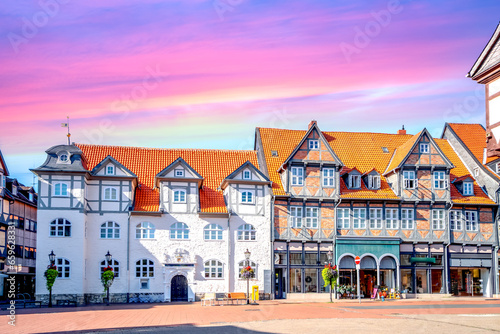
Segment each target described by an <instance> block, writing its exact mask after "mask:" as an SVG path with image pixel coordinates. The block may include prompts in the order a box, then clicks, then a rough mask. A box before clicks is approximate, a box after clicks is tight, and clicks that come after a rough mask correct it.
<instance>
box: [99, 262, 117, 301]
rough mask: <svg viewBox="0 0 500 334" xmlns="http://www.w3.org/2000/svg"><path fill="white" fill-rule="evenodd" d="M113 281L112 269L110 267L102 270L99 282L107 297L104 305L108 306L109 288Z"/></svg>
mask: <svg viewBox="0 0 500 334" xmlns="http://www.w3.org/2000/svg"><path fill="white" fill-rule="evenodd" d="M114 279H115V273H114V272H113V268H111V266H107V267H106V268H104V272H103V273H102V275H101V282H102V285H103V286H104V292H105V293H106V295H107V297H106V298H107V300H106V304H107V305H109V287H110V286H111V284H113V280H114Z"/></svg>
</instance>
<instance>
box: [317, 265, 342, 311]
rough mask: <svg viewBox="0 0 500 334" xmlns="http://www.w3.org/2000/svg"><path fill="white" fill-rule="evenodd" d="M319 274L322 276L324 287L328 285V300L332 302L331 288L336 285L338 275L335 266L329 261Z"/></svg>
mask: <svg viewBox="0 0 500 334" xmlns="http://www.w3.org/2000/svg"><path fill="white" fill-rule="evenodd" d="M321 276H323V281H324V282H325V288H326V287H327V286H330V302H332V301H333V300H332V290H333V289H334V288H335V287H336V286H337V278H338V277H339V271H338V270H337V266H332V264H331V263H329V264H327V265H326V266H325V268H323V270H322V271H321Z"/></svg>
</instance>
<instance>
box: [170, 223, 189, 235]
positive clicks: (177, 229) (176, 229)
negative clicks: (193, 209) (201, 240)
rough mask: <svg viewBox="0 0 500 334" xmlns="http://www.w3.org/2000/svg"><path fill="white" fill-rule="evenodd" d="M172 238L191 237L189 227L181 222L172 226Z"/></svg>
mask: <svg viewBox="0 0 500 334" xmlns="http://www.w3.org/2000/svg"><path fill="white" fill-rule="evenodd" d="M170 239H189V227H188V226H187V225H186V224H184V223H181V222H177V223H174V224H172V226H170Z"/></svg>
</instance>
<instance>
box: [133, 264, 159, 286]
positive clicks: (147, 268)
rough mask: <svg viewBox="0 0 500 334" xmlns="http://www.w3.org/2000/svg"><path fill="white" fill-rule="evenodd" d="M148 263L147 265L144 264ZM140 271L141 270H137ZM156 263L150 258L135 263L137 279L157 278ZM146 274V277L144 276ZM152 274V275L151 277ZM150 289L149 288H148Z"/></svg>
mask: <svg viewBox="0 0 500 334" xmlns="http://www.w3.org/2000/svg"><path fill="white" fill-rule="evenodd" d="M144 261H146V263H144ZM137 269H139V270H137ZM155 269H156V268H155V262H154V261H153V260H151V259H148V258H142V259H139V260H137V261H135V278H139V279H144V278H154V277H155V271H156V270H155ZM144 274H145V275H144ZM151 274H152V275H151ZM148 289H149V287H148Z"/></svg>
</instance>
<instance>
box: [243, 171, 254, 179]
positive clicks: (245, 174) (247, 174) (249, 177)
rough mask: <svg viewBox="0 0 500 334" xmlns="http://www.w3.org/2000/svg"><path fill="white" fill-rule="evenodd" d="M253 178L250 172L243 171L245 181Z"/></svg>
mask: <svg viewBox="0 0 500 334" xmlns="http://www.w3.org/2000/svg"><path fill="white" fill-rule="evenodd" d="M251 178H252V174H250V171H249V170H245V171H243V180H250V179H251Z"/></svg>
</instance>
